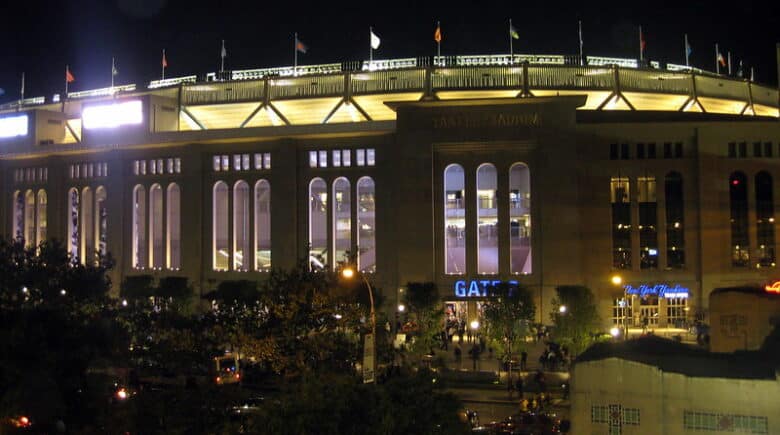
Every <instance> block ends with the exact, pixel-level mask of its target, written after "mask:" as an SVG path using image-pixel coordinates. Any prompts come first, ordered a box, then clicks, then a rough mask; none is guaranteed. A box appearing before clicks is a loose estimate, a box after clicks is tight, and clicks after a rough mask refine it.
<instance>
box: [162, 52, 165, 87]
mask: <svg viewBox="0 0 780 435" xmlns="http://www.w3.org/2000/svg"><path fill="white" fill-rule="evenodd" d="M163 60H165V49H164V48H163ZM162 80H165V62H163V63H162Z"/></svg>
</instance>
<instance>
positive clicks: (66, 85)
mask: <svg viewBox="0 0 780 435" xmlns="http://www.w3.org/2000/svg"><path fill="white" fill-rule="evenodd" d="M69 71H70V67H69V66H68V65H65V98H64V99H67V98H68V72H69Z"/></svg>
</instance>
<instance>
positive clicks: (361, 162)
mask: <svg viewBox="0 0 780 435" xmlns="http://www.w3.org/2000/svg"><path fill="white" fill-rule="evenodd" d="M355 154H356V160H357V162H356V163H357V165H358V166H365V165H366V150H357V151H356V153H355Z"/></svg>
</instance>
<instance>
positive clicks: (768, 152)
mask: <svg viewBox="0 0 780 435" xmlns="http://www.w3.org/2000/svg"><path fill="white" fill-rule="evenodd" d="M764 157H772V142H764Z"/></svg>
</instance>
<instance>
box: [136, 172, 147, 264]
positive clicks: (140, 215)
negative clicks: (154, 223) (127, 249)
mask: <svg viewBox="0 0 780 435" xmlns="http://www.w3.org/2000/svg"><path fill="white" fill-rule="evenodd" d="M145 248H146V190H145V189H144V187H143V186H141V185H140V184H139V185H137V186H135V188H134V189H133V267H134V268H136V269H143V268H145V267H146V254H145V253H146V250H145Z"/></svg>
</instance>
